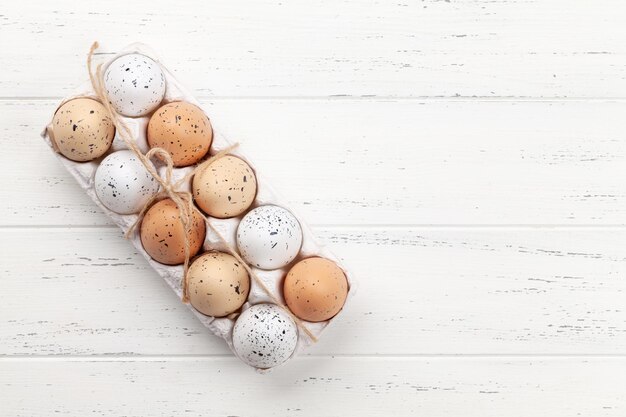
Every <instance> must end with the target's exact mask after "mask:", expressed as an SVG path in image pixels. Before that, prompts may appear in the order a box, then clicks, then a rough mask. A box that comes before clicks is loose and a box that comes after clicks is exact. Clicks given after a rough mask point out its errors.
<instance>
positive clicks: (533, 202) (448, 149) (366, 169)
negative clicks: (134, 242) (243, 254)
mask: <svg viewBox="0 0 626 417" xmlns="http://www.w3.org/2000/svg"><path fill="white" fill-rule="evenodd" d="M204 103H205V105H204V107H205V108H206V110H207V112H208V113H209V114H210V115H211V117H212V118H213V120H214V121H215V123H216V124H217V125H218V127H220V128H221V129H222V130H223V131H225V132H226V134H227V135H228V137H230V138H233V139H235V140H239V141H241V142H242V149H243V150H244V151H246V152H247V153H248V154H249V155H251V156H252V159H253V160H254V161H255V163H256V164H257V165H258V166H259V170H260V171H261V172H263V173H264V175H266V176H268V177H269V180H270V181H271V183H272V184H273V185H274V186H275V188H277V189H278V191H279V192H280V193H281V194H283V195H284V196H286V197H287V201H289V203H290V204H291V205H292V206H293V207H294V208H295V209H296V210H297V211H298V212H300V213H302V215H303V217H304V218H305V219H307V221H308V222H310V223H312V224H334V225H337V224H412V225H431V224H433V225H441V224H443V225H449V224H489V225H492V224H505V225H510V224H515V225H516V224H568V225H574V224H583V225H590V224H591V225H611V224H625V223H626V187H625V186H624V181H623V178H625V177H626V164H625V163H624V160H625V159H626V158H625V156H626V137H624V134H623V132H624V131H626V118H624V117H622V116H623V115H624V114H626V102H622V101H592V102H585V101H568V102H543V101H525V102H519V101H514V102H511V101H497V102H484V101H481V102H476V101H434V102H433V101H426V102H424V101H378V100H372V101H366V102H363V101H354V100H339V101H337V100H326V101H322V102H320V101H317V100H302V101H300V100H298V101H293V100H286V101H285V100H270V101H264V100H217V101H205V102H204ZM56 105H57V101H51V100H43V101H42V100H35V101H30V100H27V101H18V102H15V101H6V100H5V101H0V126H2V127H1V129H2V135H1V137H0V144H2V147H3V150H4V151H3V154H2V160H3V164H4V166H5V167H6V169H9V170H10V172H12V178H13V180H12V181H10V182H7V183H6V184H5V185H4V187H2V188H1V189H0V199H1V200H2V201H6V203H5V204H3V205H2V206H1V207H0V223H1V224H5V225H12V226H15V225H32V224H36V225H50V224H68V225H103V224H110V223H109V221H108V220H107V219H106V217H105V216H103V215H102V213H100V210H98V209H97V208H96V207H95V206H94V205H93V204H92V203H91V201H89V199H88V198H87V197H86V196H85V195H83V194H82V193H79V192H77V186H76V184H75V182H74V180H73V179H72V178H71V177H70V176H69V174H68V173H67V172H65V170H64V169H63V168H62V167H61V165H60V164H59V163H58V162H56V161H55V159H54V156H53V155H52V152H51V151H50V149H49V148H48V147H47V146H46V145H45V144H44V143H43V141H42V140H39V138H38V133H39V131H40V130H41V129H42V127H43V125H44V124H45V123H46V121H47V120H48V119H49V118H50V116H51V114H52V113H53V112H54V109H55V107H56ZM16 138H24V139H22V140H18V139H16ZM313 189H314V190H316V192H315V193H311V192H310V190H313ZM17 192H19V193H20V195H21V198H19V199H12V198H11V197H10V196H12V195H14V194H15V193H17Z"/></svg>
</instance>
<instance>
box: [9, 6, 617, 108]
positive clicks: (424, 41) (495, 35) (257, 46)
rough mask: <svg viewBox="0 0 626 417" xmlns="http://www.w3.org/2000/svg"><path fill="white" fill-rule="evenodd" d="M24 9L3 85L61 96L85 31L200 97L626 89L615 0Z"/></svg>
mask: <svg viewBox="0 0 626 417" xmlns="http://www.w3.org/2000/svg"><path fill="white" fill-rule="evenodd" d="M23 12H24V11H23V4H21V3H19V2H5V3H4V4H3V5H2V9H1V10H0V15H1V16H0V31H1V32H0V50H2V51H3V61H2V62H3V70H2V74H3V76H2V77H0V91H1V94H2V95H3V96H20V97H23V96H31V97H32V96H36V97H41V96H64V95H66V94H67V93H69V92H70V91H71V89H72V88H73V86H74V85H75V83H76V80H82V79H85V78H86V77H85V68H84V62H85V55H86V53H87V50H88V48H89V45H90V43H91V42H92V41H93V40H100V41H103V42H104V45H105V46H107V47H108V48H109V50H112V51H115V50H116V48H122V47H123V46H124V45H125V44H127V43H129V42H132V41H135V40H137V41H147V42H149V43H150V44H152V45H154V46H155V47H158V51H159V54H160V55H161V56H162V57H163V58H164V59H165V61H166V62H167V63H168V64H169V66H171V67H172V68H173V69H175V71H176V72H177V75H178V76H179V78H180V79H181V80H182V81H183V82H186V83H187V84H188V85H189V86H191V87H193V88H194V89H195V91H196V92H198V93H199V94H201V95H217V96H238V97H241V96H244V97H249V96H255V97H267V96H274V97H276V96H329V95H349V96H371V95H375V96H400V97H419V96H436V97H440V96H445V97H455V96H459V95H460V96H469V97H472V96H483V97H494V96H495V97H509V96H516V97H520V96H523V97H528V96H532V97H626V65H625V63H626V55H625V53H626V43H625V42H624V34H623V22H624V15H625V10H624V4H623V2H621V1H619V0H604V1H601V2H590V1H584V0H557V1H549V2H548V1H539V0H534V1H495V2H494V1H490V0H473V1H466V2H456V1H438V0H427V1H417V2H398V1H395V0H382V1H374V2H370V1H353V0H314V1H309V2H293V3H292V2H284V1H278V0H263V1H257V0H248V1H235V2H232V1H212V2H197V1H188V0H187V1H178V2H177V3H176V6H175V7H172V3H170V2H157V1H150V2H145V1H140V2H128V1H109V2H107V3H101V4H92V3H90V2H75V1H71V0H63V1H54V2H38V3H37V5H36V6H33V7H29V10H28V14H27V15H26V17H25V15H24V13H23ZM43 68H45V71H42V69H43Z"/></svg>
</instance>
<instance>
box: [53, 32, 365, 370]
mask: <svg viewBox="0 0 626 417" xmlns="http://www.w3.org/2000/svg"><path fill="white" fill-rule="evenodd" d="M130 53H139V54H142V55H146V56H148V57H149V58H151V59H153V60H154V61H155V62H157V63H158V64H159V65H160V66H161V69H162V71H163V74H164V75H165V80H166V92H165V97H164V100H163V102H162V103H161V104H166V103H169V102H173V101H187V102H189V103H192V104H195V105H196V106H198V107H200V108H202V106H201V105H200V103H199V102H198V101H197V100H196V99H195V98H194V97H193V95H192V94H191V93H190V92H189V91H188V90H186V89H185V87H183V85H181V84H180V82H179V81H178V80H177V79H176V77H174V75H173V74H172V73H171V72H170V71H169V70H168V67H167V66H166V65H165V64H164V63H163V60H161V59H160V58H159V57H158V56H157V54H155V53H154V51H153V50H152V49H151V48H150V47H148V46H147V45H145V44H141V43H134V44H131V45H128V46H126V47H125V48H123V49H122V50H121V51H120V52H118V53H117V54H115V55H111V56H110V59H108V60H107V61H106V62H104V63H103V71H106V68H107V67H108V65H109V64H110V63H111V62H113V61H114V60H115V59H117V58H118V57H120V56H122V55H126V54H130ZM79 97H88V98H93V99H96V100H97V99H98V98H97V96H96V94H95V93H94V90H93V88H92V85H91V83H90V82H85V83H84V84H83V85H82V86H81V87H79V88H78V89H77V90H76V91H75V93H74V94H72V95H71V96H69V97H66V98H65V99H64V100H63V101H62V102H61V103H59V106H58V107H60V106H62V105H63V104H64V103H65V102H67V101H69V100H72V99H75V98H79ZM58 107H57V108H58ZM205 114H207V116H208V117H209V119H210V120H211V124H212V127H213V141H212V143H211V148H210V151H209V154H208V155H207V157H209V156H210V155H214V154H216V153H217V152H220V151H222V150H224V149H226V148H229V147H231V146H232V145H233V144H234V143H233V142H231V141H230V140H228V139H227V137H226V136H225V135H224V134H223V133H222V131H223V130H222V128H220V126H219V124H218V123H216V121H215V120H213V119H211V115H210V113H209V112H206V111H205ZM151 115H152V112H151V113H149V114H148V115H146V116H143V117H134V118H131V117H123V116H120V117H121V119H122V121H123V122H124V123H125V124H126V125H127V126H128V127H129V128H130V130H131V131H132V133H133V137H134V138H135V142H136V144H137V146H138V147H139V149H141V151H142V152H144V153H146V152H147V151H148V150H149V146H148V141H147V136H146V129H147V125H148V121H149V120H150V116H151ZM51 122H52V117H51V120H50V123H49V124H48V125H47V127H46V128H45V129H44V131H43V132H42V137H43V138H44V140H45V141H46V143H48V145H49V146H50V147H51V148H52V149H53V150H54V146H53V144H52V142H51V138H50V136H49V135H48V127H50V125H51ZM118 133H119V132H116V134H115V138H114V140H113V143H112V145H111V148H110V149H109V151H108V152H107V153H106V154H105V155H103V156H102V157H101V158H98V159H96V160H93V161H89V162H75V161H72V160H70V159H67V158H66V157H64V156H63V155H61V154H60V153H57V152H55V155H56V156H57V158H58V159H59V161H60V162H61V164H62V165H63V166H64V167H65V168H66V169H67V170H68V171H69V173H70V174H71V175H72V176H73V177H74V178H75V179H76V181H77V182H78V184H79V185H80V186H81V187H82V188H83V190H85V192H86V193H87V195H89V197H91V199H92V200H93V202H94V203H95V204H96V205H98V206H99V207H100V209H101V210H102V211H104V212H105V213H106V214H107V215H108V216H109V217H110V219H111V220H112V221H113V222H114V223H115V224H116V225H118V226H119V227H120V228H121V229H122V230H123V231H124V232H126V231H127V230H128V229H129V228H130V227H131V226H132V225H133V224H134V223H135V222H136V221H137V217H138V215H137V214H129V215H121V214H117V213H115V212H113V211H111V210H109V209H107V208H106V207H105V206H103V205H102V203H101V202H100V200H99V199H98V197H97V195H96V192H95V187H94V175H95V172H96V169H97V168H98V165H99V164H100V162H101V161H102V159H103V158H105V157H106V156H107V155H109V154H110V153H111V152H115V151H119V150H123V149H128V147H127V145H126V143H125V142H124V141H123V140H122V139H121V138H120V137H119V136H118ZM229 154H231V155H234V156H237V157H239V158H241V159H243V160H244V161H246V162H247V163H248V164H249V165H250V167H251V168H252V169H253V170H254V172H255V175H256V178H257V194H256V198H255V201H254V203H253V204H252V206H251V207H250V208H249V209H248V210H247V211H246V212H244V213H243V214H242V215H240V216H238V217H233V218H229V219H218V218H213V217H208V219H209V220H208V223H209V225H207V226H210V227H207V228H206V238H205V241H204V244H203V249H202V250H201V251H200V253H199V254H198V256H200V255H201V254H202V253H203V252H206V251H211V250H217V251H223V252H229V250H228V248H229V247H230V248H237V243H236V231H237V226H238V224H239V222H240V221H241V219H242V217H243V216H244V215H245V214H246V213H247V212H248V211H249V210H252V209H253V208H255V207H258V206H262V205H266V204H274V205H278V206H281V207H284V208H286V209H288V210H289V211H291V212H292V213H293V214H294V216H295V217H296V218H297V219H298V221H299V222H300V226H301V228H302V233H303V239H302V247H301V250H300V252H299V254H298V255H297V257H296V258H295V259H294V260H293V261H292V262H291V263H290V264H289V265H287V266H285V267H283V268H279V269H274V270H262V269H259V268H256V267H254V266H252V265H250V267H251V269H252V270H253V271H254V273H255V274H256V276H257V277H258V279H259V280H261V281H262V282H263V284H264V286H265V287H266V289H268V290H269V291H270V292H271V296H270V295H268V294H267V293H266V292H265V289H264V288H262V287H261V286H260V285H259V284H258V283H257V282H256V281H255V280H254V279H253V278H252V277H251V279H250V292H249V295H248V299H247V301H246V302H245V303H244V305H243V306H242V308H241V309H240V310H239V312H236V313H233V314H231V315H229V316H227V317H221V318H216V317H210V316H206V315H204V314H202V313H200V312H199V311H197V310H196V309H195V308H193V306H192V305H191V304H190V303H187V304H185V305H186V306H187V307H188V308H189V310H190V311H191V312H192V313H193V314H194V315H195V316H196V318H197V319H198V320H199V321H200V322H201V323H202V324H203V325H204V326H205V327H206V328H207V329H209V330H210V331H211V332H212V333H213V334H215V335H216V336H218V337H221V338H222V339H224V340H225V341H226V343H227V344H228V346H229V347H230V349H231V350H232V351H233V353H234V354H235V355H237V353H236V352H235V350H234V348H233V337H232V332H233V327H234V325H235V321H236V318H237V316H238V314H240V313H241V312H243V311H245V310H246V309H248V308H249V307H250V306H252V305H255V304H260V303H273V301H272V298H274V299H275V300H276V299H277V300H280V302H281V303H282V305H283V306H284V305H286V304H285V300H284V298H283V294H282V283H283V278H284V277H285V275H286V274H287V272H288V270H289V268H290V267H291V266H293V265H294V264H295V263H297V262H298V261H300V260H302V259H305V258H308V257H313V256H319V257H323V258H326V259H330V260H332V261H333V262H335V263H336V264H337V265H338V266H339V267H340V268H341V269H342V270H343V272H344V273H345V275H346V278H347V281H348V296H347V299H346V302H345V304H344V307H343V309H342V311H343V310H344V309H345V306H346V305H347V303H348V302H349V301H350V299H351V298H352V297H353V295H354V292H355V282H354V279H353V276H352V274H351V273H350V271H349V269H348V268H346V267H345V265H344V264H343V262H342V261H341V260H340V259H338V258H337V257H336V256H335V255H334V254H333V253H332V252H331V251H330V250H328V248H327V247H326V246H325V245H322V244H320V243H319V242H318V241H317V240H316V239H315V236H314V235H313V233H312V231H311V229H310V227H309V226H308V225H307V224H306V222H304V221H303V220H302V217H301V216H299V215H298V213H297V212H296V211H295V210H293V209H292V208H290V207H289V206H288V204H287V202H286V201H285V199H283V198H281V197H280V196H279V194H278V193H277V192H276V191H275V190H274V189H273V188H272V187H271V186H270V185H269V183H268V182H267V181H266V180H265V178H264V177H263V174H262V173H261V172H259V171H258V170H257V169H256V167H255V165H254V162H253V161H252V160H251V159H250V158H249V157H248V156H247V155H246V154H245V152H244V151H243V150H242V146H237V147H236V148H235V149H234V150H231V151H230V152H229ZM154 163H155V166H156V167H157V169H158V171H159V174H160V175H161V176H163V177H164V175H165V170H166V167H165V166H164V165H163V164H161V163H160V162H159V161H154ZM193 168H194V166H190V167H183V168H174V170H173V176H172V177H173V180H174V182H176V181H178V180H179V179H181V178H183V177H185V175H186V174H188V173H189V172H190V171H192V170H193ZM180 191H191V179H189V180H188V181H186V183H184V184H182V185H181V187H180ZM129 239H130V240H131V242H132V243H133V245H134V246H135V249H136V250H137V252H139V253H140V254H142V255H143V256H144V257H145V258H146V260H147V262H148V263H149V264H150V265H151V266H152V268H154V270H155V271H156V272H157V274H159V275H160V276H161V277H162V278H163V279H164V280H165V282H166V283H167V284H168V285H169V287H170V288H171V289H172V291H174V292H175V293H176V295H177V296H178V297H181V296H182V280H183V266H182V265H176V266H170V265H164V264H161V263H159V262H156V261H154V260H153V259H152V258H150V256H149V255H148V253H147V252H146V251H145V250H144V248H143V245H142V243H141V239H140V234H139V228H135V230H134V231H133V233H132V234H131V236H129ZM192 260H193V259H192ZM341 313H342V312H341V311H340V312H339V314H337V315H336V316H335V317H333V318H331V319H330V320H328V321H324V322H315V323H313V322H307V321H301V322H300V326H304V327H306V329H308V332H310V333H311V334H312V335H313V336H314V337H315V338H316V339H319V337H320V336H321V334H322V332H323V331H324V329H325V328H326V327H327V326H329V325H330V324H331V323H332V322H334V321H335V320H337V318H338V316H340V315H341ZM300 326H299V327H298V341H297V344H296V348H295V350H294V352H293V354H292V355H291V357H290V359H291V358H293V357H294V356H296V355H297V354H298V353H300V352H301V351H302V350H303V349H305V348H306V347H307V346H309V345H311V344H312V343H314V342H315V341H314V340H313V339H312V338H311V337H310V336H309V335H307V333H306V332H305V331H303V330H302V329H301V328H300ZM287 362H289V361H286V362H285V363H287ZM283 364H284V363H283ZM278 366H281V365H278ZM274 368H275V367H274ZM272 369H273V368H272ZM268 370H269V369H257V371H260V372H267V371H268Z"/></svg>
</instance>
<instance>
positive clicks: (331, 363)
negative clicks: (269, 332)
mask: <svg viewBox="0 0 626 417" xmlns="http://www.w3.org/2000/svg"><path fill="white" fill-rule="evenodd" d="M625 16H626V6H625V5H624V3H623V2H622V1H618V0H606V1H602V2H589V1H584V0H570V1H566V0H554V1H549V2H547V1H539V0H528V1H516V0H502V1H490V0H472V1H463V2H459V1H453V0H451V1H448V0H446V1H438V0H423V1H419V2H397V1H388V0H378V1H372V2H370V1H355V0H335V1H329V0H312V1H309V2H283V1H278V0H255V1H251V0H245V1H244V0H242V1H239V0H237V1H228V2H227V1H212V2H200V1H191V0H180V1H178V2H176V4H173V3H171V2H160V1H135V2H128V1H125V2H122V1H116V0H112V1H108V2H106V3H94V2H76V1H71V0H58V1H54V2H43V1H37V2H31V3H28V5H26V4H25V3H19V2H5V3H3V4H2V5H1V6H0V51H2V61H1V64H0V145H1V149H2V152H0V167H1V168H0V169H1V171H0V172H2V174H3V177H2V178H3V181H2V186H1V187H0V201H1V202H2V204H0V265H1V266H2V269H1V271H0V416H1V417H5V416H6V417H16V416H31V417H32V416H49V415H54V414H61V415H68V416H76V417H79V416H80V417H84V416H87V415H106V416H145V415H153V416H171V415H181V414H184V415H190V416H200V415H202V416H205V415H231V416H232V415H238V416H242V415H263V416H267V415H278V416H280V415H286V416H287V415H288V416H293V415H302V416H316V417H317V416H320V415H323V416H346V415H348V416H352V415H357V416H363V417H365V416H368V415H397V416H409V415H424V416H446V417H452V416H454V417H457V416H463V417H471V416H481V417H484V416H529V415H532V416H550V417H561V416H589V417H598V416H623V415H624V414H625V412H626V400H625V399H626V381H625V377H624V375H626V372H625V371H626V362H625V356H624V355H625V353H626V313H625V310H624V293H625V292H626V281H625V277H626V256H624V242H625V241H626V228H625V227H624V225H626V209H625V207H626V201H625V196H626V188H625V186H624V180H623V179H624V178H626V175H625V174H626V164H624V161H625V159H626V158H625V155H626V146H625V145H626V137H625V134H624V132H626V118H624V114H626V30H625V26H624V17H625ZM95 39H98V40H100V41H102V43H103V46H104V47H105V48H107V49H108V51H109V52H113V51H115V50H116V49H119V48H121V47H123V46H125V45H126V44H128V43H130V42H133V41H142V42H146V43H148V44H150V45H152V46H153V47H154V48H155V49H156V50H157V52H158V54H159V55H160V56H162V57H163V58H164V60H165V63H166V64H167V65H168V66H169V67H170V68H171V69H173V70H174V72H175V73H176V75H177V77H178V78H179V79H180V80H181V81H182V82H183V83H185V84H186V85H187V86H188V87H190V88H191V89H192V91H195V94H196V96H197V97H201V98H203V100H202V102H203V104H204V107H205V109H206V110H207V112H208V113H209V115H210V116H211V118H212V120H213V121H214V122H215V123H216V124H217V125H218V127H220V128H222V129H223V130H225V131H226V132H227V134H228V136H229V137H230V138H232V139H236V140H239V141H241V142H242V143H243V147H244V149H245V150H246V151H247V153H248V154H249V155H251V156H252V158H253V159H254V161H255V163H256V164H257V165H258V166H259V167H260V169H261V170H262V171H263V173H264V174H265V175H266V176H268V177H269V180H270V181H271V182H272V184H273V185H274V186H275V187H276V188H277V189H278V191H279V192H280V193H281V194H283V195H285V196H286V197H287V200H288V201H289V203H290V204H291V205H292V206H293V207H294V208H295V209H296V210H297V211H298V212H299V213H301V214H302V216H303V218H305V219H306V220H307V221H308V222H309V223H312V224H313V225H314V229H315V232H316V233H317V235H318V236H319V237H320V239H321V240H322V241H323V242H325V243H327V244H329V245H332V247H333V251H334V252H335V253H337V254H338V255H339V256H341V257H342V258H343V259H344V261H345V262H346V263H347V264H348V265H349V266H351V267H352V269H354V272H355V275H356V276H357V277H358V279H359V281H360V285H359V288H358V289H357V292H356V297H355V298H354V300H353V302H352V303H351V304H350V306H349V308H348V309H347V310H346V311H345V312H344V313H343V314H344V315H343V317H342V318H341V319H340V320H338V321H336V323H335V325H334V326H333V327H331V328H329V329H328V330H327V331H326V332H325V333H324V337H323V338H322V340H321V341H320V342H319V344H317V345H316V346H314V347H313V348H312V349H310V350H308V351H307V352H306V355H303V356H300V357H298V358H296V359H295V360H294V361H293V362H291V363H289V364H288V365H287V366H285V367H283V368H281V369H278V370H276V372H273V373H271V374H269V375H258V374H255V373H253V372H251V371H250V370H249V369H248V368H246V367H245V366H244V365H242V364H241V363H240V362H239V361H238V360H236V359H235V358H234V357H232V354H231V353H230V352H229V351H228V350H227V348H226V347H225V345H224V344H223V342H222V341H221V340H220V339H217V338H215V337H212V336H211V335H210V334H208V332H206V330H205V329H204V328H202V327H201V326H199V325H198V323H196V320H195V319H194V318H193V317H192V316H191V315H190V314H189V312H188V311H186V309H185V308H184V307H183V305H182V304H181V303H180V301H179V300H178V299H176V297H175V296H174V295H173V294H172V293H171V291H170V290H169V289H168V288H167V287H166V286H165V284H164V283H163V282H162V281H161V280H160V279H158V277H157V276H156V275H155V274H154V273H153V272H152V270H150V268H149V267H148V266H147V265H146V263H145V261H144V260H143V259H141V258H140V257H139V256H138V255H137V254H135V253H134V252H133V250H132V248H131V246H130V245H129V244H128V243H127V242H125V241H124V240H123V238H122V236H121V233H120V232H119V231H118V230H117V229H115V228H113V227H111V224H110V222H109V221H108V220H107V219H106V217H105V216H104V215H103V214H102V213H100V211H99V210H98V209H97V207H95V206H94V205H93V204H92V203H91V202H90V201H89V200H88V198H87V197H86V196H85V195H84V194H83V193H82V192H81V190H80V189H79V188H78V187H77V185H76V184H75V183H74V181H73V180H72V179H71V178H70V177H69V176H68V175H67V173H65V172H64V171H63V170H62V169H61V166H60V164H58V162H57V161H55V159H54V157H53V155H52V154H51V152H50V150H49V149H48V148H47V147H46V146H45V145H44V143H43V142H42V141H41V140H40V139H39V132H40V131H41V129H42V127H43V125H44V124H45V123H46V122H47V121H48V120H49V118H50V116H51V113H52V112H53V111H54V108H55V106H56V104H57V103H58V101H59V99H60V98H61V97H63V96H66V95H67V94H69V93H71V92H72V91H74V89H75V87H76V85H77V84H79V83H80V81H82V80H86V78H87V77H86V72H85V54H86V51H87V49H88V47H89V45H90V44H91V42H92V41H93V40H95ZM108 56H109V55H108V54H105V56H104V57H108Z"/></svg>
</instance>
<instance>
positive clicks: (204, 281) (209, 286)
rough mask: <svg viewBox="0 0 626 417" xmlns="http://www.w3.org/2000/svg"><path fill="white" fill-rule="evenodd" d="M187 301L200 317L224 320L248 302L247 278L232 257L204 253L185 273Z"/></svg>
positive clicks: (225, 254)
mask: <svg viewBox="0 0 626 417" xmlns="http://www.w3.org/2000/svg"><path fill="white" fill-rule="evenodd" d="M187 280H188V284H189V301H190V302H191V305H192V306H194V308H195V309H196V310H198V311H199V312H201V313H202V314H206V315H207V316H213V317H224V316H227V315H229V314H231V313H234V312H235V311H237V310H239V309H240V308H241V306H242V305H243V303H245V302H246V300H247V299H248V293H249V292H250V277H249V276H248V272H247V271H246V269H245V268H244V267H243V266H242V265H241V262H239V261H237V259H235V257H234V256H232V255H229V254H228V253H223V252H208V253H205V254H203V255H202V256H200V257H199V258H198V259H196V260H195V261H193V263H192V264H191V266H190V267H189V271H188V273H187Z"/></svg>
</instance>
